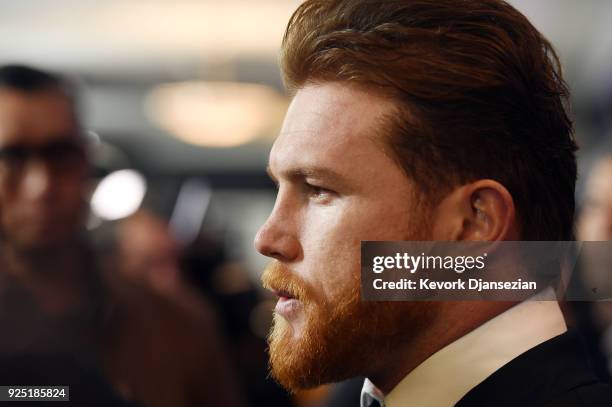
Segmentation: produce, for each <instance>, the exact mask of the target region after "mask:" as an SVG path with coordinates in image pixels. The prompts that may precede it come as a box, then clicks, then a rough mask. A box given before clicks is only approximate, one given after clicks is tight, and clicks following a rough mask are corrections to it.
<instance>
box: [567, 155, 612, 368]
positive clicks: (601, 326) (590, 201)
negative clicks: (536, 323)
mask: <svg viewBox="0 0 612 407" xmlns="http://www.w3.org/2000/svg"><path fill="white" fill-rule="evenodd" d="M576 232H577V238H578V240H581V241H584V242H589V241H612V152H611V150H610V148H609V147H608V148H606V147H604V148H603V153H600V154H599V155H598V157H597V158H596V159H595V161H594V163H593V165H592V168H591V170H590V172H589V173H588V176H587V179H586V189H585V192H584V197H583V199H582V205H581V210H580V214H579V216H578V219H577V227H576ZM583 244H588V243H583ZM585 260H587V259H583V262H582V264H580V265H579V268H578V277H579V278H580V282H579V284H580V285H581V286H582V287H583V288H584V287H597V288H598V289H600V290H601V291H602V292H611V291H612V286H611V285H610V275H612V270H610V269H609V268H607V267H605V268H602V267H601V265H605V266H607V265H609V264H610V263H609V262H607V261H605V262H587V261H585ZM572 311H573V313H574V315H572V314H570V317H575V318H576V319H577V321H576V322H577V323H578V324H579V327H580V328H581V329H582V330H583V331H584V332H585V336H586V339H587V340H588V341H589V345H590V347H589V348H590V350H591V353H592V359H593V363H594V365H595V367H596V368H597V370H598V372H599V374H600V375H601V376H602V377H604V378H605V379H607V380H610V378H611V377H612V303H610V302H609V301H596V302H577V303H574V304H571V310H570V312H572Z"/></svg>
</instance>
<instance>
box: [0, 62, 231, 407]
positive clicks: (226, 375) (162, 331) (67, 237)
mask: <svg viewBox="0 0 612 407" xmlns="http://www.w3.org/2000/svg"><path fill="white" fill-rule="evenodd" d="M76 107H77V106H76V99H75V95H74V92H73V90H72V88H71V87H70V86H68V84H67V83H66V82H65V81H64V80H63V79H62V78H60V77H59V76H56V75H53V74H50V73H47V72H43V71H41V70H37V69H34V68H30V67H26V66H17V65H11V66H5V67H2V68H0V238H1V248H0V271H1V273H0V322H1V323H2V327H3V332H2V335H1V336H0V363H1V364H2V369H1V374H0V384H2V385H26V384H29V385H69V386H71V388H70V398H71V403H72V405H79V406H113V405H126V404H127V403H126V402H124V401H122V400H121V399H120V398H119V397H118V396H117V394H116V393H115V391H114V390H113V389H112V387H111V384H112V385H114V386H116V388H117V389H118V390H119V391H120V392H121V394H122V395H123V396H127V398H129V399H130V401H135V402H137V405H143V406H152V407H153V406H160V407H161V406H164V407H165V406H177V407H180V406H185V407H188V406H201V405H224V406H239V405H242V401H241V397H242V396H241V392H240V391H239V389H238V387H237V386H236V384H235V382H234V381H233V378H232V375H231V367H230V366H229V363H228V362H227V360H226V359H227V355H226V354H225V353H224V349H223V346H222V340H221V339H220V337H219V329H218V327H217V326H216V325H215V320H214V316H213V312H212V310H211V309H207V308H206V307H205V306H203V307H202V309H200V311H201V315H202V316H201V317H200V318H199V319H198V321H197V323H192V319H189V318H184V317H183V316H184V315H185V312H184V309H182V308H181V309H176V308H173V307H172V305H171V304H170V303H169V302H168V301H167V300H166V298H164V300H163V301H160V300H158V296H156V294H157V292H152V291H153V290H151V289H150V288H148V289H146V290H141V289H139V288H137V287H135V286H134V285H133V284H130V282H129V280H128V279H126V278H124V279H116V278H114V276H113V275H112V274H110V273H108V272H107V270H103V267H102V266H103V262H102V261H100V259H99V258H98V256H97V254H96V253H94V252H93V250H92V246H91V244H90V240H89V236H88V235H87V233H86V231H85V228H84V221H85V217H86V215H87V213H88V205H87V190H88V187H89V181H90V160H89V156H88V149H87V143H86V139H85V137H84V134H83V128H82V125H81V123H80V121H79V117H78V112H77V108H76ZM118 199H121V197H118ZM126 255H129V256H132V255H134V256H137V257H138V258H139V259H140V255H139V253H133V252H129V253H126ZM122 260H125V261H126V264H128V265H130V267H132V265H133V264H134V262H132V261H131V260H128V259H122ZM119 264H120V263H119ZM151 266H154V265H151ZM165 281H166V282H167V283H172V280H170V279H168V280H165ZM156 289H157V290H159V285H158V286H156ZM174 289H175V286H173V288H172V290H174ZM126 320H128V321H129V323H133V325H130V324H128V325H125V324H124V322H125V321H126ZM160 321H161V323H160ZM168 321H171V322H173V323H168ZM164 323H166V324H164ZM189 336H192V337H191V338H189V340H188V341H184V340H183V339H184V338H187V337H189ZM177 338H178V339H177ZM137 363H141V365H137ZM177 364H183V365H182V366H181V367H180V369H176V366H177ZM196 364H197V366H195V365H196ZM143 369H147V371H148V372H149V373H150V374H147V375H144V376H142V377H141V376H138V375H140V374H142V372H143ZM109 372H110V373H109ZM179 373H181V374H179ZM109 383H110V384H109Z"/></svg>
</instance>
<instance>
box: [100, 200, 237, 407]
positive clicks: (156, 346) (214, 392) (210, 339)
mask: <svg viewBox="0 0 612 407" xmlns="http://www.w3.org/2000/svg"><path fill="white" fill-rule="evenodd" d="M115 239H116V242H115V244H116V251H115V252H114V253H112V254H111V256H110V257H109V258H107V260H108V262H105V264H106V266H105V276H106V278H108V279H109V280H112V281H113V283H112V284H111V285H112V286H113V287H115V288H114V289H113V290H112V291H113V294H114V295H113V298H114V300H115V303H116V309H117V311H120V312H115V313H113V317H112V318H111V322H110V323H109V325H111V326H112V329H110V330H109V334H110V335H108V340H109V342H110V344H111V346H109V352H108V354H107V357H108V359H107V363H108V365H109V368H110V371H111V373H112V377H113V378H114V381H115V383H116V384H117V386H118V387H119V388H120V389H121V392H122V394H124V395H126V397H127V398H129V399H134V400H138V401H139V402H141V403H142V404H144V405H146V406H160V407H161V406H170V405H171V406H201V405H228V406H235V405H242V404H243V403H244V402H243V401H242V392H241V391H238V390H239V386H238V383H237V381H236V378H235V377H234V372H233V371H232V366H231V362H230V358H229V355H228V348H227V345H226V343H225V340H224V339H223V337H224V335H222V334H221V327H220V326H219V322H218V320H217V316H216V313H215V311H214V309H213V308H212V306H211V305H210V304H209V303H208V302H207V301H206V300H205V297H204V296H201V295H199V294H198V293H196V291H195V290H194V289H192V287H190V286H189V285H187V284H186V282H185V281H184V280H183V276H182V273H181V269H180V250H181V248H180V245H179V243H178V241H177V240H176V239H175V238H174V237H173V235H172V233H171V231H170V229H169V228H168V225H167V224H166V222H165V221H164V220H163V219H161V218H159V217H157V216H156V215H154V214H153V213H152V212H149V211H146V210H140V211H138V212H137V213H135V214H133V215H131V216H129V217H128V218H126V219H123V220H120V221H118V223H117V224H116V225H115ZM211 384H213V385H211Z"/></svg>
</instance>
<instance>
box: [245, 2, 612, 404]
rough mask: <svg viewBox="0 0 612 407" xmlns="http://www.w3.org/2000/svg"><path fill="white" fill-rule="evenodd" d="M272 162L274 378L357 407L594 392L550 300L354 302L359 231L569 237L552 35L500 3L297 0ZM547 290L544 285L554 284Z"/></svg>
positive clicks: (563, 125) (568, 182) (368, 234)
mask: <svg viewBox="0 0 612 407" xmlns="http://www.w3.org/2000/svg"><path fill="white" fill-rule="evenodd" d="M281 68H282V72H283V76H284V82H285V84H286V86H287V88H288V90H289V91H290V92H291V93H292V94H293V100H292V103H291V105H290V107H289V110H288V112H287V115H286V118H285V122H284V125H283V128H282V130H281V133H280V135H279V137H278V138H277V140H276V141H275V143H274V146H273V147H272V151H271V152H270V159H269V168H268V172H269V173H270V176H271V177H272V179H273V180H274V181H275V182H276V184H277V186H278V195H277V198H276V203H275V206H274V209H273V211H272V213H271V215H270V217H269V218H268V220H267V221H266V223H265V224H264V225H263V226H262V227H261V229H260V230H259V232H258V234H257V236H256V238H255V246H256V248H257V250H258V251H259V252H261V253H262V254H264V255H266V256H268V257H270V258H273V259H274V260H273V262H272V263H271V264H270V266H269V267H268V268H267V269H266V270H265V272H264V274H263V277H262V281H263V284H264V287H266V288H268V289H270V290H271V291H273V292H274V293H275V294H276V295H277V296H278V297H279V300H278V303H277V306H276V309H275V315H274V326H273V328H272V331H271V334H270V337H269V344H270V364H271V370H272V375H273V376H274V377H275V378H276V379H277V380H278V381H279V382H280V383H281V384H282V385H284V386H285V387H286V388H288V389H289V390H292V391H297V390H300V389H304V388H311V387H315V386H318V385H320V384H323V383H331V382H338V381H342V380H345V379H348V378H351V377H355V376H366V377H367V378H368V379H367V380H366V381H365V383H364V386H363V390H362V394H361V405H362V407H369V406H373V405H386V406H387V407H396V406H397V407H399V406H451V405H459V406H481V405H496V406H500V405H503V406H524V405H538V406H540V405H555V406H559V405H562V406H578V405H584V404H586V405H590V406H604V405H606V406H608V405H610V403H612V390H611V388H610V387H609V386H607V385H604V384H602V383H599V382H598V381H597V380H596V379H595V377H594V376H593V375H592V373H591V372H590V370H589V367H588V365H587V364H586V362H585V361H584V360H583V357H582V356H581V353H580V352H579V351H577V350H576V349H577V347H578V345H577V342H578V339H577V338H576V335H575V334H574V333H572V332H568V331H567V327H566V324H565V321H564V319H563V316H562V314H561V312H560V309H559V306H558V304H557V302H556V301H526V302H522V303H519V304H517V303H510V302H496V301H487V302H485V301H478V302H477V301H471V302H470V301H463V302H461V301H455V302H442V301H438V302H433V301H429V302H364V301H362V300H361V298H360V284H359V272H360V251H359V250H360V242H361V241H364V240H383V241H384V240H389V241H399V240H421V241H425V240H439V241H502V240H572V239H573V232H572V225H573V214H574V187H575V180H576V162H575V156H574V152H575V150H576V146H575V143H574V139H573V135H572V126H571V122H570V120H569V118H568V116H567V114H566V111H565V109H564V102H565V99H566V98H567V93H568V92H567V88H566V85H565V83H564V82H563V79H562V77H561V71H560V67H559V62H558V59H557V57H556V54H555V53H554V51H553V49H552V47H551V45H550V44H549V42H548V41H547V40H546V39H545V38H543V37H542V36H541V34H540V33H538V31H537V30H536V29H535V28H534V27H533V26H532V25H531V24H530V23H529V21H527V19H526V18H525V17H524V16H523V15H521V14H520V13H519V12H518V11H516V10H515V9H514V8H512V7H511V6H510V5H508V4H507V3H505V2H502V1H498V0H474V1H462V2H457V1H451V0H443V1H440V0H422V1H410V0H402V1H393V2H389V1H382V0H379V1H377V0H356V1H341V0H332V1H323V0H309V1H306V2H305V3H304V4H302V5H301V6H300V7H299V8H298V10H297V11H296V12H295V13H294V15H293V16H292V18H291V20H290V22H289V25H288V27H287V31H286V33H285V36H284V39H283V45H282V52H281ZM548 294H550V292H545V293H542V294H541V295H543V296H544V295H548Z"/></svg>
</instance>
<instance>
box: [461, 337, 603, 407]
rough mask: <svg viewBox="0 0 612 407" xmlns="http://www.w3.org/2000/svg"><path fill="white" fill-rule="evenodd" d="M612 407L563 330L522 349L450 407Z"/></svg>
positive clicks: (581, 352)
mask: <svg viewBox="0 0 612 407" xmlns="http://www.w3.org/2000/svg"><path fill="white" fill-rule="evenodd" d="M476 406H478V407H481V406H487V407H488V406H496V407H519V406H520V407H536V406H537V407H612V386H610V385H609V384H605V383H603V382H601V381H600V380H599V379H598V378H597V377H596V376H595V374H594V372H593V370H592V369H591V366H590V365H589V362H588V358H587V356H586V353H585V350H584V347H583V345H582V343H581V340H580V337H579V335H578V334H577V333H576V332H574V331H568V332H566V333H564V334H562V335H559V336H557V337H555V338H552V339H550V340H548V341H546V342H544V343H542V344H540V345H538V346H536V347H535V348H532V349H530V350H528V351H527V352H525V353H523V354H522V355H520V356H518V357H517V358H515V359H513V360H512V361H510V362H509V363H507V364H506V365H504V366H503V367H502V368H500V369H499V370H497V371H496V372H495V373H493V374H492V375H491V376H489V377H488V378H487V379H485V380H484V381H483V382H482V383H480V384H479V385H478V386H476V387H474V388H473V389H472V390H470V392H468V393H467V394H466V395H465V396H464V397H463V398H462V399H461V400H460V401H459V402H458V403H457V404H456V407H476Z"/></svg>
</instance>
